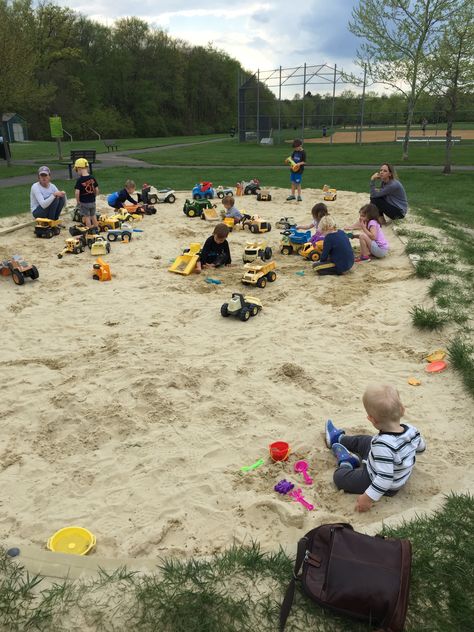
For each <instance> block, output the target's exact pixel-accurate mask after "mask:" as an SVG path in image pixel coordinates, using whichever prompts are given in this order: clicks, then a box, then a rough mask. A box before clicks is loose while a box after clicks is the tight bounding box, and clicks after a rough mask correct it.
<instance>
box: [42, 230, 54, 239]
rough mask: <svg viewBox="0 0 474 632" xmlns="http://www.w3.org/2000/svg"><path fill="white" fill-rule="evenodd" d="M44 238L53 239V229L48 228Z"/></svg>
mask: <svg viewBox="0 0 474 632" xmlns="http://www.w3.org/2000/svg"><path fill="white" fill-rule="evenodd" d="M44 236H45V237H46V239H51V237H52V236H53V231H52V230H51V228H48V229H47V230H45V231H44Z"/></svg>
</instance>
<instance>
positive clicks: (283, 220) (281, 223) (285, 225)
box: [275, 217, 296, 230]
mask: <svg viewBox="0 0 474 632" xmlns="http://www.w3.org/2000/svg"><path fill="white" fill-rule="evenodd" d="M292 226H296V220H295V218H294V217H280V219H279V220H278V222H276V223H275V227H276V228H281V229H284V230H288V229H289V228H291V227H292Z"/></svg>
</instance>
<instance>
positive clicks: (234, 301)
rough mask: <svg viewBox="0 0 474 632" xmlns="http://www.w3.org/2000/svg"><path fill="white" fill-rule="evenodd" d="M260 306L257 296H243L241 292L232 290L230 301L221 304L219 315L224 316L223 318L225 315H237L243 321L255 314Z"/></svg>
mask: <svg viewBox="0 0 474 632" xmlns="http://www.w3.org/2000/svg"><path fill="white" fill-rule="evenodd" d="M262 307H263V306H262V303H261V302H260V301H259V300H258V298H254V297H253V296H244V295H243V294H239V293H237V292H234V293H233V294H232V298H231V299H230V301H229V302H228V303H224V304H223V305H222V306H221V315H222V316H224V318H226V317H227V316H237V318H240V320H242V321H244V322H245V321H247V320H248V319H249V318H250V317H251V316H256V315H257V314H258V312H259V311H260V310H261V309H262Z"/></svg>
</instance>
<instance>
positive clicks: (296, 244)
mask: <svg viewBox="0 0 474 632" xmlns="http://www.w3.org/2000/svg"><path fill="white" fill-rule="evenodd" d="M281 234H282V238H281V241H280V252H281V254H282V255H296V254H297V253H298V252H299V251H300V250H301V248H303V246H304V245H305V244H306V243H308V242H309V240H310V239H311V231H310V230H307V231H304V232H299V231H297V230H296V228H293V227H292V228H289V229H288V230H284V231H283V232H282V233H281Z"/></svg>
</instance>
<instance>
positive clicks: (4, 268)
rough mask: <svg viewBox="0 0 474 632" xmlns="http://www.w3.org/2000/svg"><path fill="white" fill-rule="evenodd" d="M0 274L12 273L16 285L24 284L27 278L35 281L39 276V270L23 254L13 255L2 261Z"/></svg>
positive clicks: (7, 274)
mask: <svg viewBox="0 0 474 632" xmlns="http://www.w3.org/2000/svg"><path fill="white" fill-rule="evenodd" d="M0 275H1V276H10V275H11V276H12V279H13V282H14V283H15V284H16V285H23V284H24V282H25V278H30V279H31V280H32V281H35V280H36V279H37V278H38V277H39V272H38V268H37V267H36V266H33V265H31V264H29V263H27V262H26V261H25V260H24V259H23V257H22V256H21V255H13V257H11V259H5V260H4V261H0Z"/></svg>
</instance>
